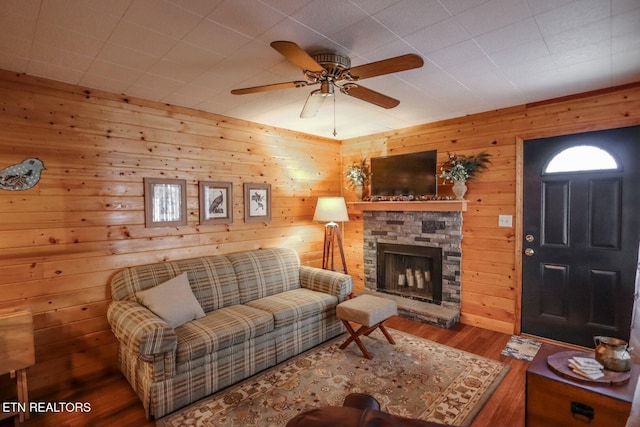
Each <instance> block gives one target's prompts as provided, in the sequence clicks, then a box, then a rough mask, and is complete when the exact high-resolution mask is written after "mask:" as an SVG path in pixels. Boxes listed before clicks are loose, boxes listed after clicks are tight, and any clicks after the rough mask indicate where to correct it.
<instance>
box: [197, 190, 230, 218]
mask: <svg viewBox="0 0 640 427" xmlns="http://www.w3.org/2000/svg"><path fill="white" fill-rule="evenodd" d="M198 187H199V193H200V224H201V225H207V224H232V223H233V183H231V182H211V181H200V182H199V183H198Z"/></svg>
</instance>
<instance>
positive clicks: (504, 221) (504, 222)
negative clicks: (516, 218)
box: [498, 215, 513, 227]
mask: <svg viewBox="0 0 640 427" xmlns="http://www.w3.org/2000/svg"><path fill="white" fill-rule="evenodd" d="M498 227H513V216H512V215H498Z"/></svg>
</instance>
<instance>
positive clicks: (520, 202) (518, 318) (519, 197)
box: [514, 136, 524, 335]
mask: <svg viewBox="0 0 640 427" xmlns="http://www.w3.org/2000/svg"><path fill="white" fill-rule="evenodd" d="M523 221H524V139H522V138H521V137H519V136H516V229H515V235H516V238H515V239H514V241H515V249H514V261H515V273H516V302H515V305H516V306H515V307H514V308H515V310H514V314H515V322H516V323H515V325H514V333H515V334H516V335H520V334H521V332H522V247H523V246H522V222H523Z"/></svg>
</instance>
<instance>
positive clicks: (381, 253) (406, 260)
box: [376, 243, 442, 304]
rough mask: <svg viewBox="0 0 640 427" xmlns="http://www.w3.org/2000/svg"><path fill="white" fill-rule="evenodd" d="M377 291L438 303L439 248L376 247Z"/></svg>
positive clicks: (440, 271)
mask: <svg viewBox="0 0 640 427" xmlns="http://www.w3.org/2000/svg"><path fill="white" fill-rule="evenodd" d="M377 246H378V247H377V256H376V261H377V266H376V271H377V276H378V277H377V290H378V291H380V292H385V293H389V294H394V295H400V296H402V297H405V298H413V299H417V300H422V301H427V302H431V303H435V304H440V303H441V302H442V248H438V247H428V246H415V245H400V244H391V243H378V245H377Z"/></svg>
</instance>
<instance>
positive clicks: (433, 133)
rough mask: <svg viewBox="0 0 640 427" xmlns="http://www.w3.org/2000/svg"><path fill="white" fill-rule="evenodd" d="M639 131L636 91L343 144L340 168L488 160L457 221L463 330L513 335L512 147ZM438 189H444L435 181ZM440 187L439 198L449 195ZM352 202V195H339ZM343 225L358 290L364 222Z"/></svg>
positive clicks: (516, 295) (516, 293) (515, 201)
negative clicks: (434, 157)
mask: <svg viewBox="0 0 640 427" xmlns="http://www.w3.org/2000/svg"><path fill="white" fill-rule="evenodd" d="M638 124H640V84H634V85H628V86H625V87H620V88H617V89H613V90H604V91H598V92H593V93H589V94H582V95H579V96H572V97H567V98H563V99H556V100H550V101H545V102H540V103H536V104H530V105H521V106H516V107H512V108H507V109H502V110H497V111H492V112H487V113H483V114H475V115H472V116H467V117H462V118H458V119H453V120H446V121H442V122H438V123H432V124H427V125H422V126H417V127H412V128H407V129H402V130H400V131H395V132H388V133H381V134H376V135H371V136H367V137H362V138H354V139H350V140H347V141H343V143H344V145H343V151H342V158H343V164H344V165H345V168H346V166H347V165H349V164H350V163H352V162H353V161H357V160H359V159H360V158H362V157H367V158H370V157H372V156H373V157H375V156H381V155H393V154H401V153H408V152H416V151H426V150H433V149H437V150H438V161H439V162H444V161H446V160H447V153H448V152H451V153H458V154H466V155H471V154H476V153H478V152H480V151H487V152H489V153H490V154H491V155H492V157H491V160H492V163H493V164H492V165H490V169H489V170H488V171H486V172H483V173H482V174H480V175H479V176H478V179H477V180H476V181H474V182H471V183H469V184H468V187H469V190H468V192H467V195H466V197H465V198H467V199H468V200H469V204H468V212H465V213H464V214H463V240H462V252H463V255H462V295H461V298H462V314H461V321H462V322H463V323H467V324H472V325H476V326H480V327H483V328H487V329H492V330H496V331H501V332H505V333H514V332H517V331H519V326H518V325H519V309H520V308H519V300H520V295H521V294H520V284H519V282H520V279H519V278H518V274H517V268H516V267H517V264H516V262H517V257H518V256H519V255H517V254H516V248H517V239H518V236H517V235H516V227H517V226H518V224H517V223H516V220H517V216H516V214H517V213H518V207H519V206H520V205H521V200H520V199H521V197H518V192H517V186H516V180H517V176H516V161H517V160H518V157H517V153H516V140H517V138H521V139H523V140H527V139H535V138H542V137H548V136H554V135H562V134H573V133H580V132H586V131H592V130H601V129H609V128H616V127H624V126H632V125H638ZM343 179H344V177H343ZM439 183H442V181H439ZM450 187H451V185H441V186H440V187H439V193H440V194H441V195H451V194H452V193H451V188H450ZM345 195H346V198H347V201H354V200H355V199H356V198H355V195H354V194H353V193H352V192H346V193H345ZM500 214H506V215H513V218H514V226H513V227H512V228H500V227H498V215H500ZM350 217H351V221H350V222H348V223H346V225H345V238H344V240H345V242H346V244H347V247H346V248H345V253H346V255H347V258H348V261H347V262H348V265H349V268H350V270H349V273H350V274H352V275H353V276H354V279H355V281H356V286H358V287H359V288H363V287H364V284H363V280H362V278H363V267H362V262H363V261H362V260H363V255H362V245H363V241H362V220H361V214H358V213H357V212H356V211H354V210H353V209H352V210H351V212H350Z"/></svg>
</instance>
